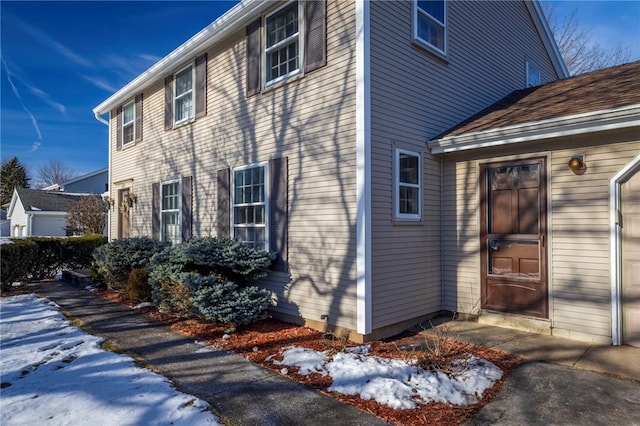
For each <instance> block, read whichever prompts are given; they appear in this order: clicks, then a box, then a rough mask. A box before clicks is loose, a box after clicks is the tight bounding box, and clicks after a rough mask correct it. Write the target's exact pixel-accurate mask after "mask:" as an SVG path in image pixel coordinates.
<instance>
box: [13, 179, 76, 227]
mask: <svg viewBox="0 0 640 426" xmlns="http://www.w3.org/2000/svg"><path fill="white" fill-rule="evenodd" d="M82 196H87V194H77V193H73V194H72V193H62V192H59V191H43V190H40V189H28V188H16V189H15V190H14V191H13V196H12V197H11V203H10V204H9V210H8V211H7V217H8V219H9V221H10V227H11V228H10V231H11V236H12V237H32V236H40V237H61V236H66V235H67V231H66V225H67V215H68V212H69V210H70V209H71V206H73V204H74V203H75V202H76V201H77V200H78V199H79V197H82Z"/></svg>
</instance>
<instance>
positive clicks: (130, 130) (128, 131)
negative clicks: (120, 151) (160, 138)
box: [122, 101, 136, 145]
mask: <svg viewBox="0 0 640 426" xmlns="http://www.w3.org/2000/svg"><path fill="white" fill-rule="evenodd" d="M135 123H136V109H135V103H134V101H131V102H129V103H127V104H125V105H124V106H123V107H122V143H123V144H124V145H126V144H129V143H131V142H134V140H135Z"/></svg>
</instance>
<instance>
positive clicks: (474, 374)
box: [274, 346, 502, 409]
mask: <svg viewBox="0 0 640 426" xmlns="http://www.w3.org/2000/svg"><path fill="white" fill-rule="evenodd" d="M367 352H368V347H367V346H359V347H357V348H353V349H352V350H348V351H347V352H339V353H337V354H335V355H333V357H331V356H329V353H328V352H327V351H323V352H318V351H315V350H312V349H306V348H301V347H295V346H291V347H289V348H288V349H286V350H285V351H283V352H282V355H283V360H282V361H274V363H275V364H277V365H285V366H296V367H298V368H299V371H298V372H299V374H302V375H309V374H311V373H318V374H322V375H323V376H326V375H330V376H331V378H332V379H333V384H332V385H331V387H330V388H329V391H332V392H339V393H342V394H345V395H360V397H361V398H363V399H374V400H376V401H377V402H379V403H380V404H384V405H387V406H389V407H391V408H394V409H408V408H415V407H416V405H417V402H431V401H435V402H444V403H448V404H455V405H467V404H471V403H474V402H476V401H477V398H479V397H481V396H482V393H483V392H484V391H485V390H486V389H488V388H491V387H492V386H493V384H494V383H495V382H496V380H498V379H500V378H501V377H502V370H501V369H500V368H498V367H497V366H496V365H494V364H493V363H491V362H489V361H486V360H483V359H480V358H477V357H473V356H472V357H469V358H467V359H461V360H459V361H457V362H456V363H455V364H454V369H453V372H452V373H451V374H450V375H447V374H445V373H443V372H434V371H428V370H423V369H421V368H419V367H417V366H415V365H411V364H410V363H407V362H405V361H403V360H399V359H386V358H380V357H375V356H369V355H367ZM283 373H284V371H283Z"/></svg>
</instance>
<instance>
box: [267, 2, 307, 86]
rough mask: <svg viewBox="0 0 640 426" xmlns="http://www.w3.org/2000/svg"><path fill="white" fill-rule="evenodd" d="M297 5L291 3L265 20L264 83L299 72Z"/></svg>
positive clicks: (299, 25) (298, 20)
mask: <svg viewBox="0 0 640 426" xmlns="http://www.w3.org/2000/svg"><path fill="white" fill-rule="evenodd" d="M299 7H300V6H299V4H298V2H297V1H294V2H291V3H289V4H288V5H286V6H285V7H283V8H281V9H279V10H277V11H275V12H274V13H272V14H271V15H268V16H267V17H266V20H265V50H264V55H265V64H266V66H265V70H266V76H265V82H266V83H270V82H272V81H275V80H278V79H282V78H284V77H286V76H289V75H292V74H294V73H297V72H298V71H300V59H301V58H300V56H301V50H300V44H301V40H300V38H301V37H300V27H301V25H302V23H301V22H300V19H299V16H300V13H299Z"/></svg>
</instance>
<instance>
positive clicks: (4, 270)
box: [0, 239, 38, 292]
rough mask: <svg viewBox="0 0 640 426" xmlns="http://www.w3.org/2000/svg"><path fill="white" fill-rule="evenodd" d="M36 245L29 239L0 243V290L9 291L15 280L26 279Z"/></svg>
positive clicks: (34, 255)
mask: <svg viewBox="0 0 640 426" xmlns="http://www.w3.org/2000/svg"><path fill="white" fill-rule="evenodd" d="M37 252H38V246H37V245H36V243H35V242H33V241H30V240H20V239H18V240H15V241H14V243H13V244H1V245H0V290H1V291H2V292H6V291H9V290H10V289H11V285H12V284H13V283H14V282H15V281H26V280H27V279H28V278H29V275H30V274H31V270H32V265H33V264H34V262H35V258H36V253H37Z"/></svg>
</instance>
